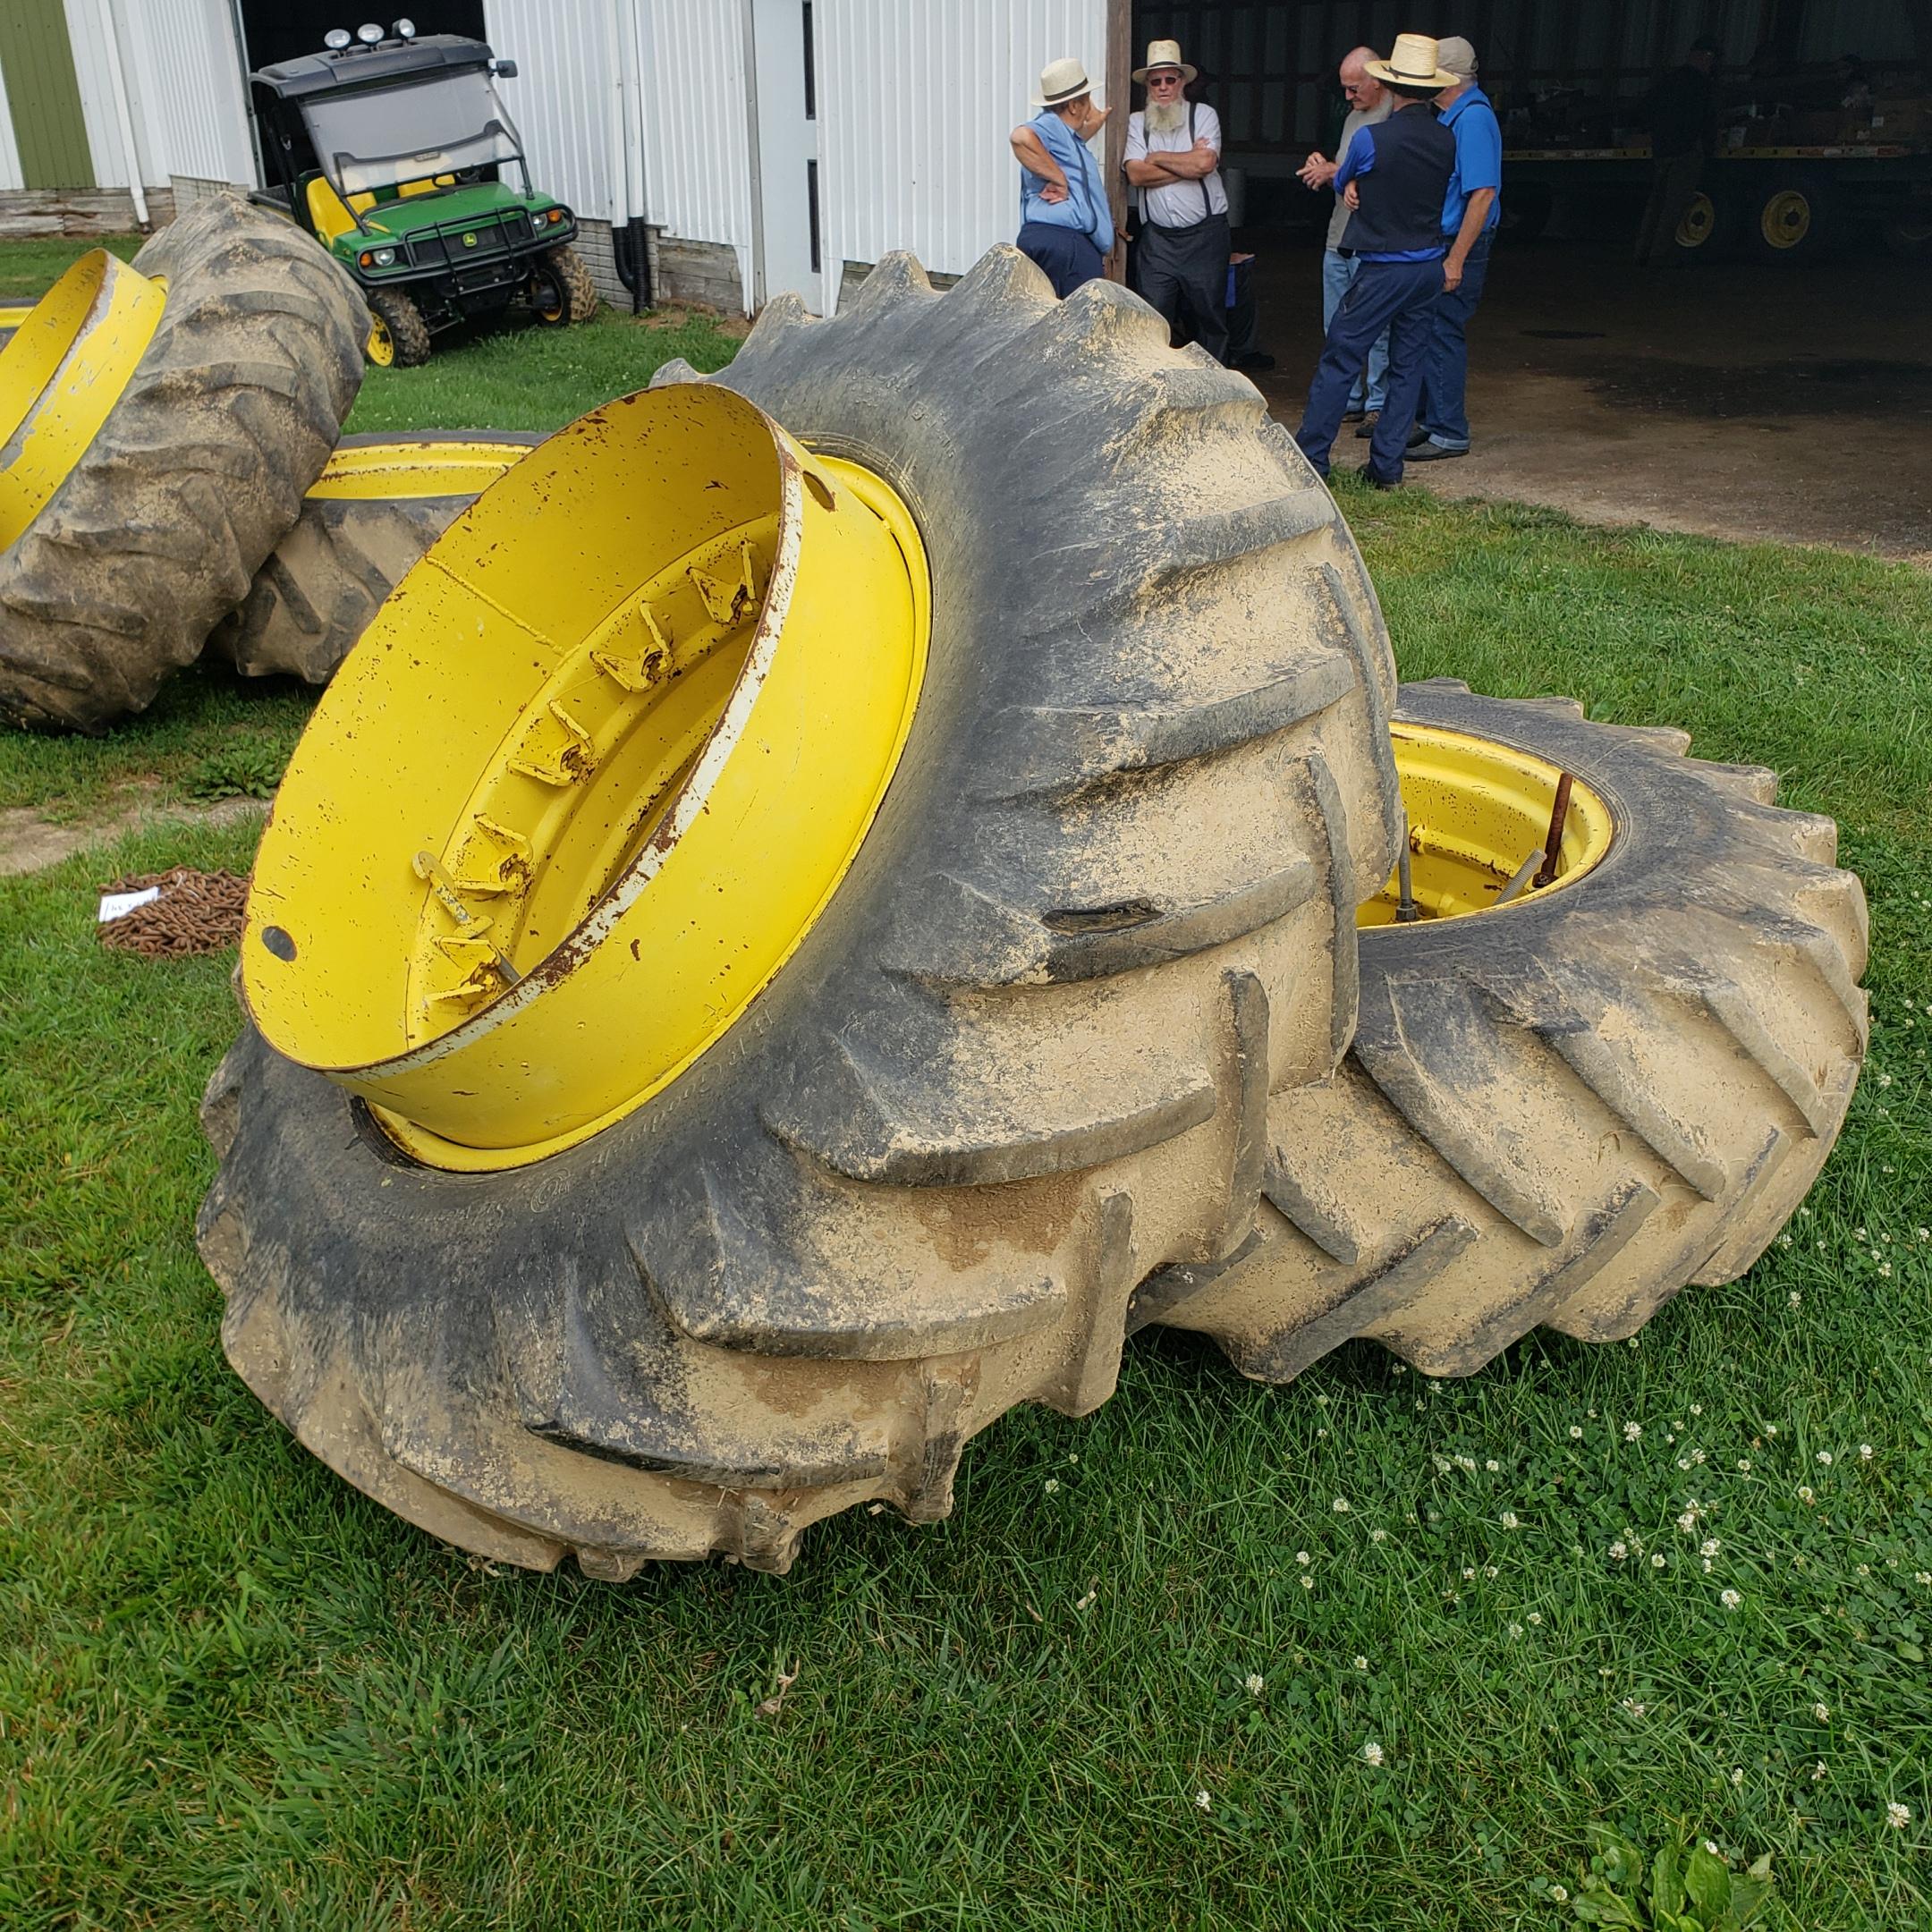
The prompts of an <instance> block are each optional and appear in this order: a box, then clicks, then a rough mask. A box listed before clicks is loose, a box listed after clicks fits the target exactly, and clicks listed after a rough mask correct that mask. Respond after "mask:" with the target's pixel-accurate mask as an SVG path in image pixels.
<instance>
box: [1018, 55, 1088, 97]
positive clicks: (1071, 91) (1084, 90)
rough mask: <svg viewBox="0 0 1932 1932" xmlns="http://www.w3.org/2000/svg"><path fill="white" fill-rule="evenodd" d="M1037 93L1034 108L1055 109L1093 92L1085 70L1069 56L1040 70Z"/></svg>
mask: <svg viewBox="0 0 1932 1932" xmlns="http://www.w3.org/2000/svg"><path fill="white" fill-rule="evenodd" d="M1039 89H1040V90H1039V92H1038V94H1036V95H1035V96H1034V97H1033V105H1034V106H1036V107H1057V106H1060V105H1061V103H1062V102H1063V101H1070V100H1078V99H1079V98H1080V96H1081V95H1082V94H1091V93H1092V92H1093V82H1092V81H1091V80H1089V79H1088V78H1087V70H1086V68H1085V67H1084V66H1082V65H1081V64H1080V62H1079V61H1077V60H1075V59H1074V58H1073V57H1072V55H1068V56H1067V57H1066V59H1064V60H1056V61H1048V62H1047V64H1046V65H1045V66H1044V67H1042V68H1041V69H1040V73H1039Z"/></svg>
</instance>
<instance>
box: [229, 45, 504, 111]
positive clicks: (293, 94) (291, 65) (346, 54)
mask: <svg viewBox="0 0 1932 1932" xmlns="http://www.w3.org/2000/svg"><path fill="white" fill-rule="evenodd" d="M489 59H490V50H489V48H488V47H487V46H486V45H485V43H484V42H482V41H481V40H470V39H466V38H464V37H463V36H462V35H461V34H425V35H423V36H422V37H421V38H419V39H416V40H399V41H394V42H386V43H385V44H384V45H382V46H380V47H343V49H342V50H341V52H339V53H329V54H304V55H301V58H300V59H297V60H290V61H278V62H276V64H275V65H274V66H273V67H262V68H258V69H257V70H256V72H253V73H251V74H250V76H249V79H250V80H252V81H254V82H255V84H256V85H257V86H258V87H265V88H267V89H268V90H269V92H270V93H272V94H275V95H277V96H278V97H281V98H282V99H284V100H304V99H310V98H313V97H315V96H316V95H318V94H331V93H335V91H337V90H338V89H344V90H346V89H352V88H365V87H371V86H380V85H386V84H387V83H390V82H393V81H397V80H411V79H413V78H417V77H421V78H423V79H425V80H427V79H429V78H431V77H433V76H434V75H436V74H439V73H448V72H452V71H453V70H455V69H458V68H463V67H481V66H486V65H487V64H488V62H489Z"/></svg>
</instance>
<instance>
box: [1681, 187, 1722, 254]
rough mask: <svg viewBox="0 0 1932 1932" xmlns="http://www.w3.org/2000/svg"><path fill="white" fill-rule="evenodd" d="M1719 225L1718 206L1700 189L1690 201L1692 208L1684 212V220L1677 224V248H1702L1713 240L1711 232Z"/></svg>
mask: <svg viewBox="0 0 1932 1932" xmlns="http://www.w3.org/2000/svg"><path fill="white" fill-rule="evenodd" d="M1716 225H1717V205H1716V202H1714V201H1713V200H1712V199H1711V198H1710V197H1709V196H1708V195H1707V194H1706V193H1705V192H1704V191H1703V190H1702V189H1699V191H1697V193H1696V194H1695V195H1693V196H1692V197H1691V206H1690V207H1689V208H1686V209H1685V210H1684V211H1683V218H1682V220H1681V221H1680V222H1679V223H1678V224H1677V246H1678V247H1679V248H1702V247H1703V245H1704V244H1705V243H1706V242H1708V241H1709V240H1710V238H1711V231H1712V230H1713V229H1714V228H1715V227H1716Z"/></svg>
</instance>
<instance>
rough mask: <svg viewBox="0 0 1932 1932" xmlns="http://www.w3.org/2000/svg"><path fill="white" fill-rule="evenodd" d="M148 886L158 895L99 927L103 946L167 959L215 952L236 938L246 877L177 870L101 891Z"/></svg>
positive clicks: (146, 875)
mask: <svg viewBox="0 0 1932 1932" xmlns="http://www.w3.org/2000/svg"><path fill="white" fill-rule="evenodd" d="M151 885H157V886H159V887H160V889H161V896H160V897H159V898H158V899H151V900H149V901H148V903H147V904H146V905H142V906H136V907H135V908H134V909H133V910H132V911H129V912H123V914H122V915H121V917H120V918H119V919H109V920H107V921H106V923H105V924H103V925H102V926H101V927H100V928H98V929H99V932H100V942H101V944H102V945H106V946H113V947H114V948H115V949H116V950H118V951H121V952H125V953H142V954H144V955H145V956H146V957H147V958H148V959H172V958H175V957H177V956H179V955H182V954H184V953H218V952H220V951H221V949H222V948H223V947H224V946H232V945H235V944H236V943H237V942H238V941H239V940H240V939H241V937H242V915H243V913H244V911H245V910H246V908H247V904H248V881H247V880H246V879H245V878H242V877H237V876H236V875H235V874H234V873H233V872H197V871H195V870H194V869H192V868H191V867H189V866H176V867H175V868H174V870H173V871H172V872H146V873H142V874H141V875H140V877H134V878H122V879H116V880H115V881H114V884H113V885H109V886H106V887H105V888H104V890H105V891H106V892H110V893H132V892H144V891H146V890H147V889H148V887H149V886H151Z"/></svg>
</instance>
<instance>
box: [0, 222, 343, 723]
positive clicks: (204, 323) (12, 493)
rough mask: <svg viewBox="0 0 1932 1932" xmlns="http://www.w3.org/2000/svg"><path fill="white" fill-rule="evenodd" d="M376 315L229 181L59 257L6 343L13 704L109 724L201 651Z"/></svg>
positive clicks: (3, 486)
mask: <svg viewBox="0 0 1932 1932" xmlns="http://www.w3.org/2000/svg"><path fill="white" fill-rule="evenodd" d="M362 316H363V309H362V305H361V301H360V297H359V296H358V295H357V293H356V291H355V287H354V284H352V282H351V281H350V279H349V277H348V275H345V274H344V273H343V270H342V269H341V268H340V267H337V266H336V265H335V263H334V262H332V261H331V260H330V259H329V258H328V257H327V256H326V254H325V253H324V252H323V251H322V250H320V249H318V248H317V247H316V245H315V243H314V242H312V241H310V240H309V238H308V237H307V236H305V235H303V234H301V233H299V232H298V231H297V230H295V229H294V228H292V227H291V226H290V225H289V224H288V223H287V222H285V221H283V220H280V219H278V218H277V217H275V216H272V215H269V214H267V213H265V212H263V211H262V210H260V209H258V208H250V206H249V205H248V203H247V202H245V201H243V200H242V199H241V198H240V197H239V196H234V195H223V196H220V197H218V198H216V199H212V200H208V201H204V202H200V203H199V204H197V205H196V206H195V207H194V208H191V209H190V210H189V211H188V213H186V214H185V215H183V216H182V217H181V218H180V220H178V221H176V222H174V224H172V225H170V226H168V227H166V228H164V229H163V230H162V231H161V233H159V234H157V235H156V236H155V238H154V239H153V240H152V241H151V242H148V243H147V245H146V246H145V247H144V248H142V250H141V251H140V254H138V255H137V256H136V257H135V258H134V261H133V264H132V266H131V267H128V266H126V265H124V264H123V263H120V262H117V261H115V260H114V259H113V258H111V257H110V256H108V255H106V252H105V251H102V252H98V253H96V254H93V255H89V256H87V257H84V258H82V259H81V260H80V262H79V263H77V264H76V265H75V266H74V267H73V268H72V269H70V270H69V271H68V272H67V274H66V275H64V276H63V277H62V278H61V281H60V282H59V283H58V284H56V285H55V289H54V290H53V291H52V292H50V293H49V295H48V296H47V300H46V301H44V302H43V303H42V304H41V305H40V307H39V308H38V309H37V310H36V311H35V317H34V318H30V320H29V321H28V322H27V323H25V324H23V325H22V326H21V329H20V330H19V331H18V332H17V333H16V335H14V337H13V340H12V341H11V342H10V343H8V344H7V345H6V347H5V349H4V351H0V414H4V415H5V416H7V417H8V418H9V419H10V436H9V438H8V449H9V453H11V455H12V461H11V462H9V463H8V464H7V467H6V469H5V470H4V472H0V496H4V510H0V538H4V539H5V544H4V550H0V714H4V715H5V716H9V717H11V718H13V720H15V721H16V722H18V723H21V724H31V725H47V726H64V727H67V728H70V729H72V730H78V731H87V732H97V731H99V730H101V729H102V728H103V727H104V726H105V725H106V724H108V723H109V722H110V721H111V720H113V719H114V718H116V717H119V716H123V715H124V714H125V713H127V712H131V711H139V710H140V709H141V708H142V707H143V706H145V705H146V704H147V703H148V700H149V699H151V698H152V697H153V696H154V694H155V691H156V690H157V688H158V687H159V685H160V682H161V681H162V679H163V678H165V676H166V675H167V674H168V673H169V672H170V671H172V670H174V669H175V668H176V667H177V666H179V665H185V664H188V663H190V662H191V661H192V660H193V659H194V658H195V657H198V656H199V654H200V650H201V647H202V645H203V644H204V642H205V641H206V640H207V638H208V631H209V630H210V628H211V627H212V626H213V625H214V624H215V623H216V622H217V621H218V620H219V619H220V618H221V617H222V616H223V615H224V614H225V613H226V612H228V611H230V610H232V609H233V607H234V606H235V605H236V603H237V602H238V601H239V600H240V599H241V598H242V597H244V596H245V595H246V594H247V591H248V588H249V581H250V579H251V578H252V577H253V575H254V573H255V572H256V570H257V569H258V567H259V566H260V564H261V562H262V560H263V559H264V558H265V557H266V556H267V555H268V553H269V552H270V551H271V550H272V549H274V547H275V544H276V542H277V541H278V540H279V539H280V538H281V537H282V536H283V534H284V532H285V531H286V530H288V529H289V527H290V526H291V525H292V523H293V522H294V521H295V519H296V517H297V516H298V515H299V514H300V513H301V504H302V493H303V492H304V491H305V490H306V489H307V488H308V487H309V485H310V484H311V483H312V482H314V481H315V479H316V478H317V477H318V475H320V473H321V470H322V466H323V464H324V463H326V462H327V461H328V456H329V452H330V451H331V450H333V449H334V448H335V439H336V437H337V436H338V435H339V434H340V432H341V429H342V423H343V417H344V416H346V415H347V414H348V412H349V406H350V404H351V403H352V402H354V400H355V394H356V388H357V386H358V385H359V384H360V380H361V371H362V362H361V347H362V341H361V338H362Z"/></svg>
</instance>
